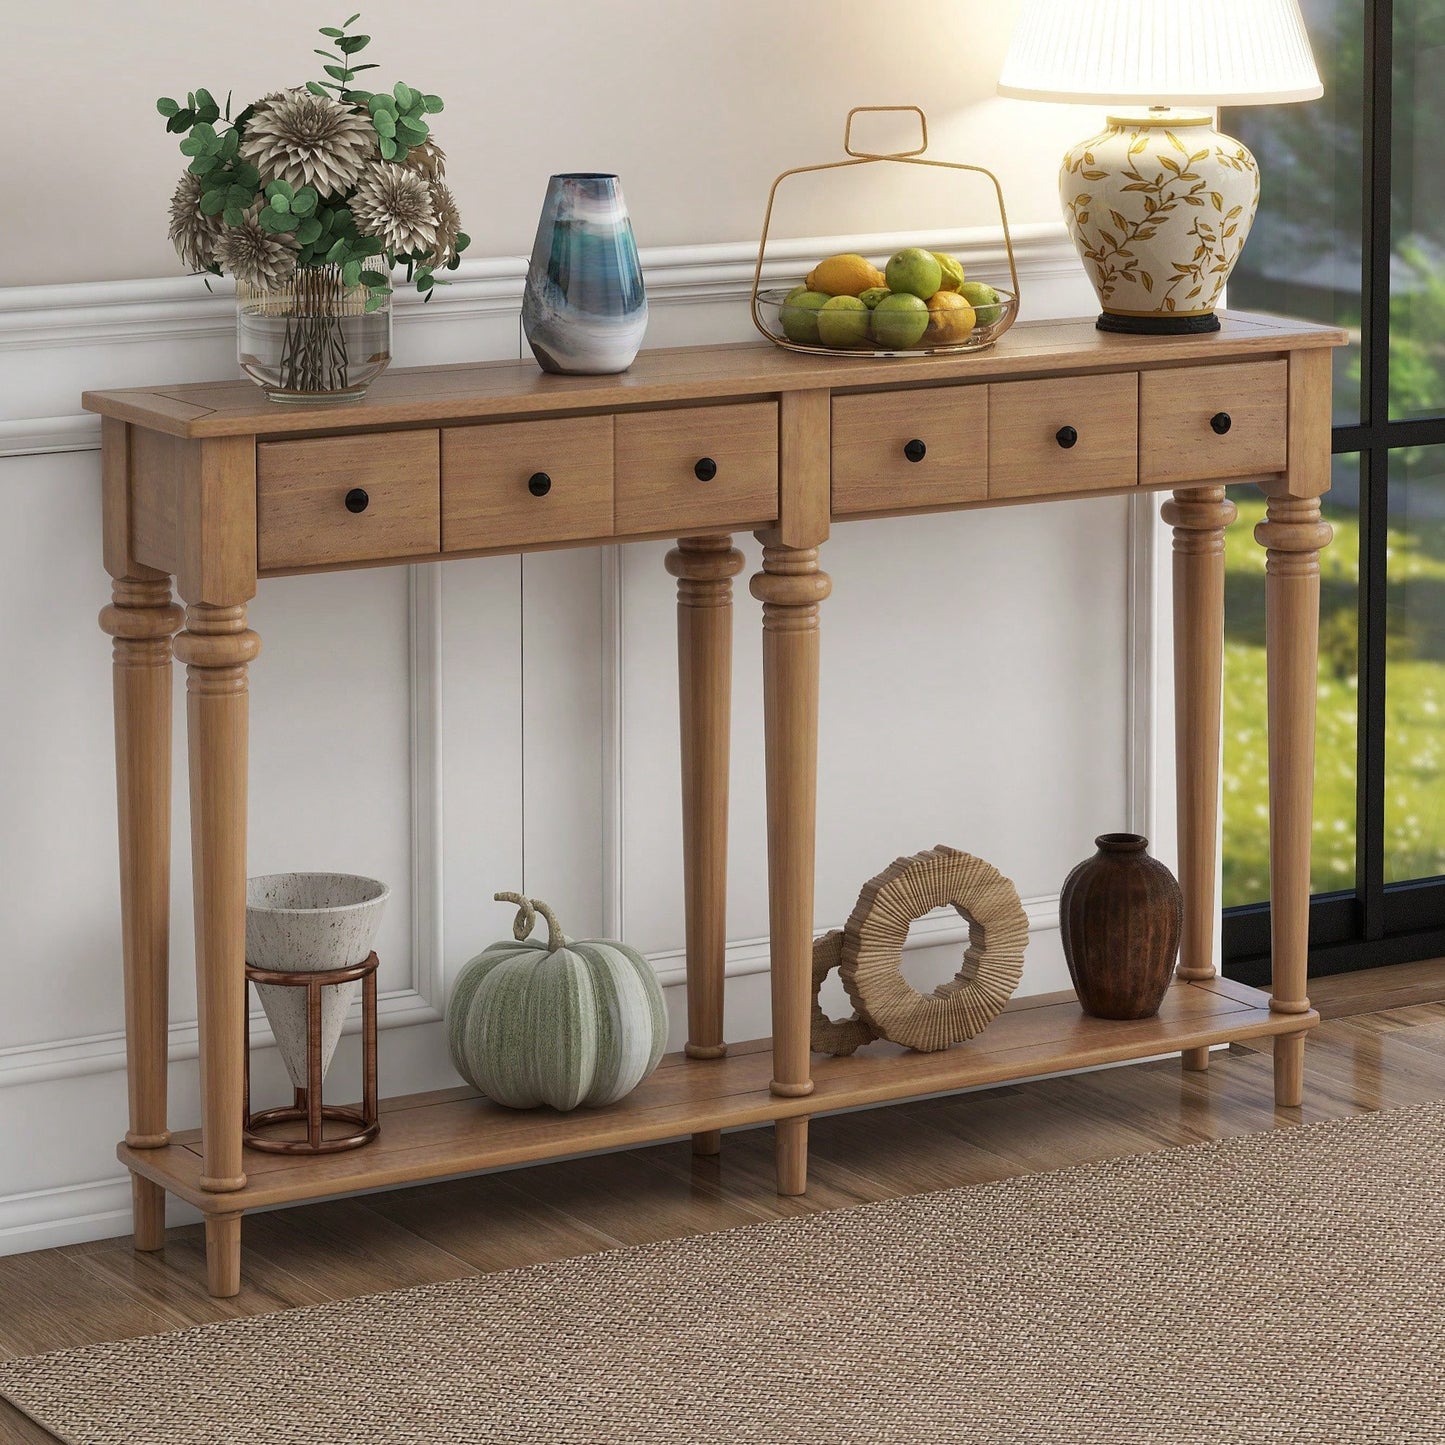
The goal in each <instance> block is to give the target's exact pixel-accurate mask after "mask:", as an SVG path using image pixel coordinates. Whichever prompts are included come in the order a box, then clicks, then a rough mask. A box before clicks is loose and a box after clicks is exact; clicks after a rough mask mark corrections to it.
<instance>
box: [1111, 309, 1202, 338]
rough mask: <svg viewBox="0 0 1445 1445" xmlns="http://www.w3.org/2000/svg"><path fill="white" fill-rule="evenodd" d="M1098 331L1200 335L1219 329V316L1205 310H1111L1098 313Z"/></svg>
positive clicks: (1139, 334) (1136, 334) (1129, 334)
mask: <svg viewBox="0 0 1445 1445" xmlns="http://www.w3.org/2000/svg"><path fill="white" fill-rule="evenodd" d="M1094 324H1095V325H1096V326H1097V327H1098V329H1099V330H1100V331H1113V332H1117V333H1118V334H1119V335H1121V336H1202V335H1204V334H1205V333H1206V332H1210V331H1218V330H1219V317H1217V316H1216V315H1215V314H1214V312H1212V311H1206V312H1204V314H1203V315H1202V316H1170V315H1168V314H1167V313H1165V314H1161V315H1158V316H1121V315H1119V314H1117V313H1115V312H1112V311H1104V312H1101V313H1100V316H1099V319H1098V321H1097V322H1095V323H1094Z"/></svg>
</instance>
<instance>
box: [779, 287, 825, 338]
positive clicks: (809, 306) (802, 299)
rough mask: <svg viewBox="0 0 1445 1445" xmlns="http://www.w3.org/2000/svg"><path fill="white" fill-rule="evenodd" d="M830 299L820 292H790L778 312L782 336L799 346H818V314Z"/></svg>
mask: <svg viewBox="0 0 1445 1445" xmlns="http://www.w3.org/2000/svg"><path fill="white" fill-rule="evenodd" d="M831 299H832V298H831V297H829V296H825V295H824V294H823V293H822V292H821V291H804V292H802V293H801V294H799V293H798V292H797V291H790V292H789V293H788V299H787V301H785V302H784V303H783V306H782V308H781V310H780V311H779V312H778V320H779V321H781V322H782V323H783V335H784V336H786V337H787V338H788V340H789V341H795V342H797V344H798V345H799V346H816V345H817V344H818V312H819V311H821V310H822V308H823V306H824V305H825V304H826V303H827V302H828V301H830V300H831Z"/></svg>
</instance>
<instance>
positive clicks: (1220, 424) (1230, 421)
mask: <svg viewBox="0 0 1445 1445" xmlns="http://www.w3.org/2000/svg"><path fill="white" fill-rule="evenodd" d="M1209 425H1210V426H1212V427H1213V428H1214V430H1215V431H1216V432H1217V433H1218V434H1219V435H1220V436H1223V435H1224V434H1225V432H1227V431H1228V430H1229V429H1230V427H1232V426H1233V425H1234V418H1233V417H1232V416H1230V414H1229V413H1228V412H1227V411H1217V412H1215V413H1214V415H1213V416H1212V417H1210V418H1209Z"/></svg>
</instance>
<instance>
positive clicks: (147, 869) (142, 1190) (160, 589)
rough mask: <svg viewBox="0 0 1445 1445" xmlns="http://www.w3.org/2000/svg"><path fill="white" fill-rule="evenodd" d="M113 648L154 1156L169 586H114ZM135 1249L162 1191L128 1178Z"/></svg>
mask: <svg viewBox="0 0 1445 1445" xmlns="http://www.w3.org/2000/svg"><path fill="white" fill-rule="evenodd" d="M100 625H101V628H102V629H103V630H104V631H105V632H107V633H109V634H110V636H111V637H113V638H114V639H115V641H114V643H113V645H112V649H111V651H112V658H113V668H112V672H113V676H114V684H115V781H116V805H117V806H116V812H117V818H118V821H119V825H120V826H119V833H120V918H121V940H122V943H121V947H122V956H123V959H124V971H125V1049H126V1072H127V1079H128V1088H129V1103H130V1127H129V1128H128V1129H127V1130H126V1135H125V1142H126V1143H127V1144H128V1145H129V1146H130V1147H131V1148H132V1149H159V1148H161V1147H163V1146H164V1145H166V1144H168V1143H169V1142H170V1134H169V1132H168V1131H167V1128H166V1048H167V1038H168V1031H169V1023H170V1011H169V988H170V916H171V636H172V634H173V633H174V632H175V631H176V629H177V628H178V627H179V626H180V625H181V609H180V608H179V607H178V606H176V604H175V603H174V602H173V601H172V600H171V583H170V579H169V578H168V577H163V578H159V579H155V578H152V579H148V580H140V579H137V578H130V577H119V578H116V579H115V582H114V585H113V588H112V601H111V605H110V606H109V607H107V608H106V609H105V610H104V611H103V612H102V613H101V614H100ZM131 1197H132V1200H133V1203H134V1209H133V1214H134V1236H135V1247H136V1248H137V1249H145V1250H151V1249H160V1248H161V1247H162V1246H163V1245H164V1243H165V1213H166V1210H165V1191H164V1190H163V1189H162V1188H161V1187H160V1185H158V1184H153V1183H152V1182H151V1181H150V1180H149V1179H143V1178H141V1177H140V1176H139V1175H134V1176H132V1186H131Z"/></svg>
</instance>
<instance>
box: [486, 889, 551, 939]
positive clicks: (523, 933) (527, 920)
mask: <svg viewBox="0 0 1445 1445" xmlns="http://www.w3.org/2000/svg"><path fill="white" fill-rule="evenodd" d="M492 897H493V898H495V899H496V900H497V902H498V903H515V904H516V905H517V916H516V918H514V919H513V920H512V937H513V938H517V939H522V938H526V937H527V935H528V934H529V933H531V931H532V930H533V929H534V928H535V927H536V926H537V911H536V909H534V908H533V907H532V902H531V899H529V898H523V897H522V895H521V894H520V893H494V894H492ZM547 918H548V919H549V920H550V921H552V922H555V921H556V920H555V919H552V916H551V914H550V913H549V914H547ZM548 951H549V952H550V951H551V950H550V949H549V950H548Z"/></svg>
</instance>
